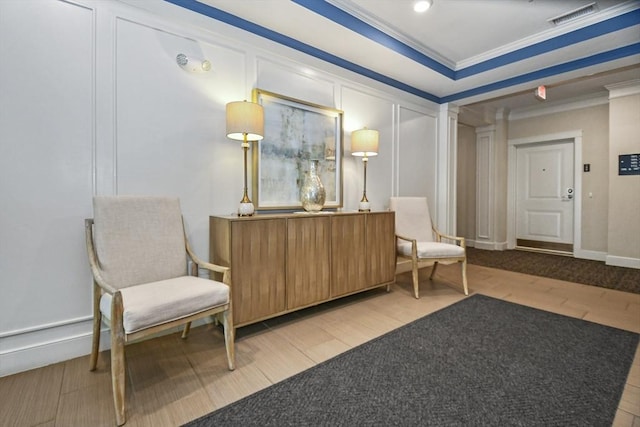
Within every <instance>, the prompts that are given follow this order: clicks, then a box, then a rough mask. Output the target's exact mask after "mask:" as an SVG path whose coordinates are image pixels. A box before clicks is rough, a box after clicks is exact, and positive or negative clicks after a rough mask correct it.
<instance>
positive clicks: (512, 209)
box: [507, 130, 582, 257]
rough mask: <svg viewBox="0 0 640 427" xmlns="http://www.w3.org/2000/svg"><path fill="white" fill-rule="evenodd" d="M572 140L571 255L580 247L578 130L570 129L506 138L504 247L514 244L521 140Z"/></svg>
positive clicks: (531, 142)
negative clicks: (505, 238)
mask: <svg viewBox="0 0 640 427" xmlns="http://www.w3.org/2000/svg"><path fill="white" fill-rule="evenodd" d="M566 140H571V141H573V189H574V191H573V194H574V199H573V202H574V206H573V256H574V257H576V256H577V255H578V254H579V253H580V251H581V250H582V130H574V131H567V132H560V133H553V134H547V135H537V136H532V137H527V138H517V139H509V140H508V141H507V146H508V148H507V150H508V151H507V168H508V171H507V249H514V248H515V247H516V181H517V176H516V150H517V148H518V146H519V145H524V144H533V145H535V144H547V143H550V142H555V141H558V142H560V141H566Z"/></svg>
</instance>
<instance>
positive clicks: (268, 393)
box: [187, 295, 639, 427]
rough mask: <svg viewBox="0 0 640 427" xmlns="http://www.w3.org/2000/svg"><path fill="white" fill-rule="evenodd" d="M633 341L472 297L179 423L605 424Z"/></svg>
mask: <svg viewBox="0 0 640 427" xmlns="http://www.w3.org/2000/svg"><path fill="white" fill-rule="evenodd" d="M638 339H639V336H638V334H635V333H631V332H627V331H623V330H619V329H615V328H611V327H607V326H602V325H598V324H595V323H590V322H586V321H583V320H579V319H574V318H570V317H566V316H561V315H557V314H553V313H549V312H545V311H540V310H536V309H533V308H529V307H525V306H521V305H517V304H513V303H509V302H505V301H502V300H497V299H493V298H490V297H486V296H483V295H474V296H471V297H469V298H466V299H464V300H462V301H461V302H459V303H456V304H454V305H452V306H449V307H447V308H445V309H443V310H440V311H438V312H436V313H433V314H430V315H428V316H426V317H423V318H421V319H419V320H416V321H415V322H412V323H410V324H408V325H405V326H403V327H401V328H399V329H396V330H394V331H391V332H389V333H387V334H385V335H383V336H381V337H379V338H377V339H374V340H372V341H369V342H367V343H365V344H363V345H361V346H358V347H356V348H354V349H352V350H349V351H347V352H345V353H343V354H341V355H338V356H336V357H334V358H332V359H330V360H328V361H326V362H324V363H321V364H319V365H317V366H315V367H313V368H311V369H308V370H306V371H304V372H301V373H299V374H297V375H295V376H293V377H290V378H288V379H286V380H284V381H282V382H280V383H277V384H275V385H273V386H271V387H268V388H266V389H264V390H261V391H259V392H257V393H255V394H253V395H251V396H248V397H246V398H244V399H241V400H239V401H237V402H235V403H232V404H230V405H228V406H225V407H223V408H221V409H219V410H217V411H215V412H213V413H211V414H209V415H206V416H204V417H202V418H199V419H197V420H195V421H193V422H191V423H189V424H187V425H188V426H189V427H203V426H394V425H397V426H563V427H566V426H581V427H584V426H610V425H611V423H612V421H613V418H614V416H615V413H616V408H617V407H618V403H619V400H620V396H621V395H622V391H623V387H624V384H625V381H626V378H627V375H628V372H629V368H630V366H631V363H632V360H633V356H634V353H635V351H636V347H637V346H638ZM230 375H233V373H231V374H230Z"/></svg>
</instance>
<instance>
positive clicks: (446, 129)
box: [431, 104, 458, 235]
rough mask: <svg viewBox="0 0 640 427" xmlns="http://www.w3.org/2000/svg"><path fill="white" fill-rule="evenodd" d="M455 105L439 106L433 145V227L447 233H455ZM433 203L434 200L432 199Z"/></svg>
mask: <svg viewBox="0 0 640 427" xmlns="http://www.w3.org/2000/svg"><path fill="white" fill-rule="evenodd" d="M457 143H458V107H457V106H455V105H452V104H442V105H440V114H439V115H438V140H437V147H436V159H437V161H436V167H437V172H436V181H437V182H436V200H435V201H434V202H435V206H431V210H432V212H431V214H432V215H433V216H434V217H435V218H434V222H435V224H436V227H437V228H438V229H439V230H440V231H442V232H445V233H447V234H452V235H455V233H456V155H457V152H458V149H457V148H458V147H457ZM431 204H433V202H431Z"/></svg>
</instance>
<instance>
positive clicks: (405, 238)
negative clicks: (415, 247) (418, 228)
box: [396, 234, 416, 242]
mask: <svg viewBox="0 0 640 427" xmlns="http://www.w3.org/2000/svg"><path fill="white" fill-rule="evenodd" d="M396 238H397V239H400V240H406V241H407V242H415V241H416V239H412V238H411V237H405V236H401V235H399V234H396Z"/></svg>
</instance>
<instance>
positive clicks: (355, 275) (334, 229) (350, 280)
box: [331, 214, 367, 297]
mask: <svg viewBox="0 0 640 427" xmlns="http://www.w3.org/2000/svg"><path fill="white" fill-rule="evenodd" d="M366 252H367V251H366V240H365V215H362V214H355V215H340V216H334V217H332V218H331V262H332V265H331V273H332V274H331V296H332V297H336V296H339V295H343V294H347V293H350V292H355V291H358V290H360V289H364V288H365V287H366V286H367V260H366V257H367V253H366Z"/></svg>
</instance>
